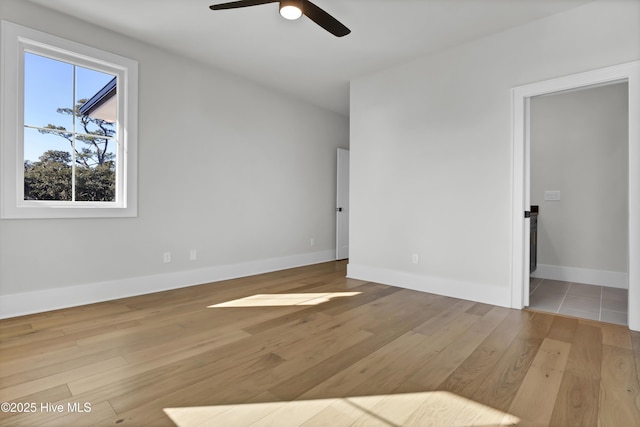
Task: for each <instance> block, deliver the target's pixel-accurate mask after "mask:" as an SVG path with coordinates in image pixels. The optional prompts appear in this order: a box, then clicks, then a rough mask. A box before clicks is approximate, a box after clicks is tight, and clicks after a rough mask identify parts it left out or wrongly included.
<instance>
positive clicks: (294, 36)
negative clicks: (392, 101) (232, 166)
mask: <svg viewBox="0 0 640 427" xmlns="http://www.w3.org/2000/svg"><path fill="white" fill-rule="evenodd" d="M29 1H31V2H32V3H37V4H39V5H41V6H45V7H47V8H50V9H54V10H57V11H59V12H62V13H65V14H68V15H72V16H75V17H77V18H80V19H82V20H85V21H89V22H92V23H94V24H96V25H99V26H102V27H105V28H108V29H110V30H113V31H116V32H119V33H122V34H125V35H127V36H130V37H133V38H136V39H139V40H143V41H145V42H147V43H150V44H153V45H156V46H159V47H162V48H164V49H166V50H169V51H172V52H175V53H178V54H180V55H183V56H186V57H189V58H193V59H196V60H198V61H200V62H204V63H206V64H210V65H211V66H214V67H216V68H219V69H223V70H227V71H230V72H233V73H235V74H237V75H241V76H244V77H247V78H249V79H251V80H253V81H256V82H259V83H261V84H263V85H266V86H268V87H271V88H274V89H277V90H279V91H283V92H285V93H289V94H292V95H294V96H296V97H298V98H302V99H304V100H306V101H309V102H311V103H313V104H316V105H319V106H322V107H325V108H327V109H330V110H333V111H335V112H337V113H340V114H343V115H348V113H349V81H350V80H351V79H353V78H354V77H357V76H361V75H365V74H368V73H371V72H374V71H377V70H380V69H384V68H387V67H390V66H392V65H395V64H399V63H403V62H407V61H410V60H412V59H416V58H419V57H421V56H424V55H425V54H428V53H430V52H434V51H437V50H440V49H443V48H447V47H451V46H455V45H457V44H461V43H464V42H466V41H469V40H471V39H474V38H478V37H482V36H485V35H489V34H492V33H495V32H499V31H502V30H505V29H507V28H511V27H515V26H518V25H521V24H524V23H526V22H530V21H533V20H536V19H540V18H542V17H545V16H549V15H552V14H556V13H560V12H563V11H565V10H568V9H570V8H573V7H576V6H580V5H582V4H585V3H588V2H590V1H593V0H314V3H315V4H316V5H318V6H320V7H321V8H323V9H324V10H326V11H327V12H329V13H330V14H332V15H333V16H334V17H335V18H337V19H338V20H339V21H341V22H342V23H343V24H345V25H346V26H347V27H349V28H350V29H351V31H352V32H351V34H349V35H347V36H345V37H342V38H338V37H335V36H333V35H331V34H330V33H328V32H326V31H324V30H323V29H322V28H320V27H318V26H317V25H316V24H315V23H314V22H312V21H311V20H309V19H308V18H306V17H303V18H302V19H300V20H298V21H287V20H285V19H283V18H281V17H280V15H279V14H278V5H277V4H276V3H273V4H265V5H260V6H254V7H249V8H242V9H232V10H220V11H211V10H209V7H208V6H209V5H211V4H217V3H223V2H225V0H221V1H218V0H186V1H185V0H29Z"/></svg>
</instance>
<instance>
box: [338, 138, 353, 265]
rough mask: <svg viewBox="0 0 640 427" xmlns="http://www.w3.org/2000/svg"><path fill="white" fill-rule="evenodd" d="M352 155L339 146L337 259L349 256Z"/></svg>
mask: <svg viewBox="0 0 640 427" xmlns="http://www.w3.org/2000/svg"><path fill="white" fill-rule="evenodd" d="M350 156H351V155H350V152H349V150H348V149H346V148H338V150H337V157H336V160H337V162H336V165H337V166H336V168H337V173H336V260H343V259H347V258H349V170H350ZM345 240H346V242H345ZM345 247H346V249H345Z"/></svg>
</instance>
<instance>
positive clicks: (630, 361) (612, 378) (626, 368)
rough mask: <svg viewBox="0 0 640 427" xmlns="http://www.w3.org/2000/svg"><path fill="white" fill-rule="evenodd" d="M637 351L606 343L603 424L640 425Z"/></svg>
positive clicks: (603, 362) (602, 396)
mask: <svg viewBox="0 0 640 427" xmlns="http://www.w3.org/2000/svg"><path fill="white" fill-rule="evenodd" d="M636 369H637V368H636V366H635V360H634V357H633V352H632V351H631V350H629V349H626V348H620V347H614V346H611V345H603V346H602V382H601V387H600V411H599V416H598V422H599V423H598V424H599V426H600V427H609V426H611V427H613V426H640V387H639V386H638V376H637V371H636Z"/></svg>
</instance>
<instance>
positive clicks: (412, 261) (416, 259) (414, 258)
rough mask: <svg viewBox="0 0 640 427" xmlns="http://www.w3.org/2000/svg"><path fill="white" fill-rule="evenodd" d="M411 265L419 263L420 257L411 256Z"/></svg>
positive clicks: (416, 255)
mask: <svg viewBox="0 0 640 427" xmlns="http://www.w3.org/2000/svg"><path fill="white" fill-rule="evenodd" d="M411 263H412V264H419V263H420V257H419V256H418V254H411Z"/></svg>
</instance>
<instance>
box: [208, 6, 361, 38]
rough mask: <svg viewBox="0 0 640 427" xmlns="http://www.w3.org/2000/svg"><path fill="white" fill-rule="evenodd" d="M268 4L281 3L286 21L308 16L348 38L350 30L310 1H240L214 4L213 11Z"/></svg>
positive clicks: (281, 13) (282, 13) (281, 12)
mask: <svg viewBox="0 0 640 427" xmlns="http://www.w3.org/2000/svg"><path fill="white" fill-rule="evenodd" d="M267 3H280V15H282V16H283V17H284V18H286V19H298V18H300V17H301V16H302V15H306V16H307V17H308V18H309V19H311V20H312V21H313V22H315V23H316V24H318V25H320V26H321V27H322V28H324V29H325V30H327V31H329V32H330V33H331V34H333V35H334V36H336V37H343V36H346V35H347V34H349V33H350V32H351V30H350V29H348V28H347V27H345V26H344V25H342V24H341V23H340V22H339V21H338V20H337V19H336V18H334V17H333V16H331V15H329V14H328V13H327V12H325V11H324V10H322V9H320V8H319V7H318V6H316V5H315V4H313V3H311V2H310V1H309V0H240V1H232V2H229V3H221V4H214V5H211V6H209V8H210V9H211V10H222V9H236V8H239V7H248V6H258V5H260V4H267Z"/></svg>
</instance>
